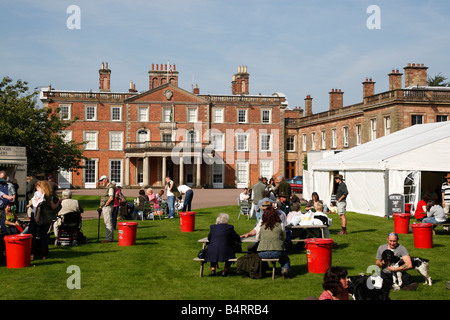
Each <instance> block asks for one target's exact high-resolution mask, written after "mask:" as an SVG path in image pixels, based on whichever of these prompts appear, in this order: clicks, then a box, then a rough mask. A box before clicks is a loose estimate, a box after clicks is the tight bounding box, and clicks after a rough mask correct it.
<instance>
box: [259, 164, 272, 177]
mask: <svg viewBox="0 0 450 320" xmlns="http://www.w3.org/2000/svg"><path fill="white" fill-rule="evenodd" d="M267 168H268V170H267V171H266V169H267ZM259 175H260V176H261V177H266V178H269V177H272V176H273V160H271V159H260V160H259Z"/></svg>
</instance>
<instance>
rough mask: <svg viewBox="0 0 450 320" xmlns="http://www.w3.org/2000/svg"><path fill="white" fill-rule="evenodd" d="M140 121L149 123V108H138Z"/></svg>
mask: <svg viewBox="0 0 450 320" xmlns="http://www.w3.org/2000/svg"><path fill="white" fill-rule="evenodd" d="M138 121H148V108H147V107H139V108H138Z"/></svg>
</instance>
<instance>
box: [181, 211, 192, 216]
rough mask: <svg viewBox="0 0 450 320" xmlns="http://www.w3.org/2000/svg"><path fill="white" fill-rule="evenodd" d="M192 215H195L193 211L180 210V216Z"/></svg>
mask: <svg viewBox="0 0 450 320" xmlns="http://www.w3.org/2000/svg"><path fill="white" fill-rule="evenodd" d="M192 215H195V211H186V212H180V216H192Z"/></svg>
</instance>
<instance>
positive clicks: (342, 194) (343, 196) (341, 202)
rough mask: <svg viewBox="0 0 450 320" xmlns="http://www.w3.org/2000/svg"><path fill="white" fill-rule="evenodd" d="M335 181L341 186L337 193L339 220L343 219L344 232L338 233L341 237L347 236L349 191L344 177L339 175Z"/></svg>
mask: <svg viewBox="0 0 450 320" xmlns="http://www.w3.org/2000/svg"><path fill="white" fill-rule="evenodd" d="M334 180H335V181H336V182H337V183H338V184H339V186H338V188H337V192H336V201H337V209H338V214H339V218H340V219H341V227H342V230H341V231H339V232H338V234H339V235H342V234H347V218H346V216H345V210H346V208H347V196H348V190H347V185H346V184H345V182H344V181H343V180H344V177H343V176H342V175H341V174H338V175H337V176H335V177H334Z"/></svg>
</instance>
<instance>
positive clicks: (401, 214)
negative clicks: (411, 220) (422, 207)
mask: <svg viewBox="0 0 450 320" xmlns="http://www.w3.org/2000/svg"><path fill="white" fill-rule="evenodd" d="M393 216H394V217H402V218H406V217H410V216H411V214H409V213H394V214H393Z"/></svg>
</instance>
